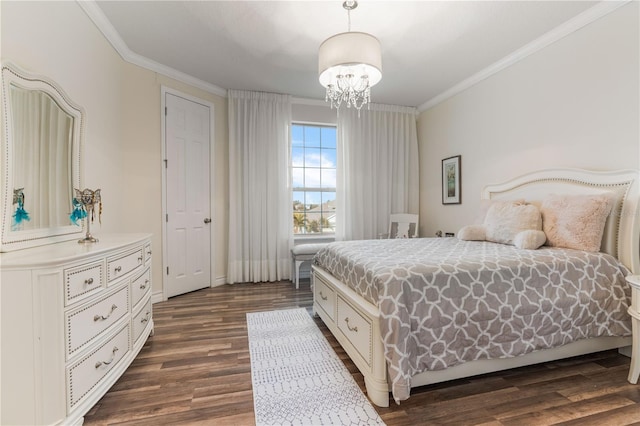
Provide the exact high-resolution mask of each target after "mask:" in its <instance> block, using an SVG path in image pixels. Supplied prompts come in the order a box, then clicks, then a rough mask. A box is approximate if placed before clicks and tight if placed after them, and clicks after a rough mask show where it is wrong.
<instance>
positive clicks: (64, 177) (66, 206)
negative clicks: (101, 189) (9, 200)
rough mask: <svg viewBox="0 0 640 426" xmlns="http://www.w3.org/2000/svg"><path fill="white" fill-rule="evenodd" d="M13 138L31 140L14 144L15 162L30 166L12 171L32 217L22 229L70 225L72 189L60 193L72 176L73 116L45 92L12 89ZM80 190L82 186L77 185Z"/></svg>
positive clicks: (26, 208)
mask: <svg viewBox="0 0 640 426" xmlns="http://www.w3.org/2000/svg"><path fill="white" fill-rule="evenodd" d="M11 98H12V100H13V102H12V107H13V108H14V110H15V112H14V116H13V119H14V126H13V132H14V139H15V140H18V141H30V142H31V143H17V144H14V149H15V153H14V157H15V159H16V161H15V164H23V165H26V164H30V165H32V166H33V167H32V168H31V171H30V172H29V173H27V171H25V170H15V171H14V178H15V182H14V184H15V188H13V189H18V188H24V195H25V206H24V207H25V210H26V211H27V212H28V213H29V215H30V217H31V220H30V221H29V222H26V223H23V226H24V228H23V229H37V228H47V227H57V226H66V225H69V224H70V222H69V213H70V212H71V195H72V189H71V188H69V191H68V192H67V193H66V194H64V195H66V196H61V194H59V192H58V191H57V188H66V187H67V186H68V185H69V182H72V178H71V157H70V156H71V150H70V149H69V148H70V146H69V141H70V140H71V137H72V132H73V118H72V117H70V116H69V115H68V114H67V113H66V112H64V111H63V110H62V109H61V108H60V107H58V105H57V104H56V103H55V102H54V100H53V99H52V98H51V97H49V96H48V95H46V94H44V93H42V92H40V91H36V90H23V89H12V91H11ZM78 189H82V188H78Z"/></svg>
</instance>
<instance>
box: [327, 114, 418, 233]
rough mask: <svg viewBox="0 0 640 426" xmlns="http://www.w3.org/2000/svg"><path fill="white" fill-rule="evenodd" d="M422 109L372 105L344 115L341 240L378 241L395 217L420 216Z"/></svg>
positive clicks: (340, 146)
mask: <svg viewBox="0 0 640 426" xmlns="http://www.w3.org/2000/svg"><path fill="white" fill-rule="evenodd" d="M418 167H419V166H418V135H417V126H416V109H415V108H410V107H399V106H393V105H376V104H372V105H371V109H370V110H364V109H363V110H362V111H361V112H360V117H358V111H357V110H356V109H355V108H342V109H341V110H340V112H339V114H338V171H337V176H338V183H337V188H336V191H337V193H336V204H337V206H336V207H337V208H336V210H337V212H338V213H337V214H338V220H337V221H336V239H339V240H362V239H374V238H378V235H380V234H381V233H386V232H387V231H388V228H389V215H390V214H392V213H414V214H418V213H419V206H420V204H419V189H418V179H419V175H418Z"/></svg>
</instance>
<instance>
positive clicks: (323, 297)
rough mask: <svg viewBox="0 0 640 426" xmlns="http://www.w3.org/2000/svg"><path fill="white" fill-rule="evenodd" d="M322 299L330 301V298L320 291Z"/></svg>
mask: <svg viewBox="0 0 640 426" xmlns="http://www.w3.org/2000/svg"><path fill="white" fill-rule="evenodd" d="M320 299H322V300H327V299H328V297H327V296H325V295H324V294H322V290H320Z"/></svg>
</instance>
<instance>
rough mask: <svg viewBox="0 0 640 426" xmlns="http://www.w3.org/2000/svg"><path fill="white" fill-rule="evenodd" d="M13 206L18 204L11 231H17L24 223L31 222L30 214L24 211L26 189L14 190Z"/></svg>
mask: <svg viewBox="0 0 640 426" xmlns="http://www.w3.org/2000/svg"><path fill="white" fill-rule="evenodd" d="M13 204H17V206H16V212H15V213H14V214H13V224H12V225H11V229H12V230H14V231H15V230H17V229H18V228H19V227H20V225H22V222H24V221H29V220H31V218H30V217H29V213H28V212H27V211H26V210H25V209H24V188H19V189H14V190H13Z"/></svg>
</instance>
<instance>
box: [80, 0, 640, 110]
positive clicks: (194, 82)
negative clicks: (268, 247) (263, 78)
mask: <svg viewBox="0 0 640 426" xmlns="http://www.w3.org/2000/svg"><path fill="white" fill-rule="evenodd" d="M76 1H77V3H78V4H79V5H80V7H81V8H82V9H83V10H84V12H85V13H86V14H87V16H88V17H89V18H90V19H91V20H92V21H93V23H94V24H95V25H96V27H97V28H98V29H99V30H100V32H102V34H103V35H104V36H105V38H106V39H107V41H109V43H110V44H111V45H112V46H113V48H114V49H115V50H116V51H117V52H118V54H119V55H120V56H121V57H122V59H123V60H125V61H127V62H130V63H132V64H135V65H138V66H140V67H143V68H145V69H148V70H150V71H154V72H157V73H159V74H162V75H165V76H167V77H170V78H173V79H175V80H177V81H180V82H183V83H185V84H189V85H191V86H194V87H197V88H199V89H202V90H204V91H206V92H209V93H213V94H215V95H218V96H222V97H226V96H227V90H226V89H224V88H222V87H219V86H216V85H214V84H211V83H208V82H206V81H203V80H200V79H198V78H195V77H193V76H191V75H189V74H186V73H184V72H181V71H178V70H176V69H174V68H171V67H168V66H166V65H163V64H160V63H158V62H155V61H153V60H151V59H149V58H146V57H144V56H142V55H139V54H137V53H135V52H133V51H131V49H129V47H128V46H127V44H126V43H125V42H124V40H122V38H121V37H120V34H118V32H117V31H116V30H115V28H114V27H113V25H112V24H111V22H110V21H109V20H108V19H107V17H106V16H105V15H104V12H102V9H100V7H99V6H98V5H97V4H96V2H95V1H94V0H76ZM630 1H631V0H613V1H602V2H600V3H598V4H597V5H595V6H593V7H591V8H589V9H588V10H586V11H584V12H582V13H581V14H579V15H577V16H576V17H574V18H572V19H570V20H569V21H567V22H565V23H563V24H562V25H560V26H558V27H556V28H555V29H553V30H551V31H549V32H547V33H546V34H544V35H542V36H541V37H539V38H537V39H536V40H534V41H532V42H531V43H529V44H527V45H525V46H523V47H522V48H520V49H518V50H516V51H514V52H513V53H511V54H510V55H508V56H506V57H504V58H503V59H501V60H499V61H497V62H495V63H493V64H492V65H489V66H488V67H487V68H485V69H483V70H481V71H479V72H477V73H476V74H474V75H472V76H471V77H469V78H467V79H465V80H463V81H461V82H460V83H458V84H456V85H454V86H452V87H451V88H449V89H447V90H445V91H444V92H442V93H440V94H439V95H437V96H435V97H433V98H431V99H429V100H428V101H426V102H425V103H423V104H422V105H420V106H419V107H418V108H417V112H418V113H420V112H423V111H426V110H428V109H430V108H433V107H434V106H436V105H438V104H439V103H441V102H443V101H445V100H447V99H449V98H451V97H452V96H455V95H456V94H458V93H460V92H462V91H464V90H466V89H468V88H470V87H472V86H474V85H475V84H477V83H479V82H481V81H483V80H485V79H486V78H488V77H490V76H492V75H493V74H496V73H498V72H500V71H502V70H503V69H505V68H507V67H509V66H511V65H513V64H515V63H517V62H519V61H521V60H523V59H524V58H526V57H527V56H529V55H531V54H533V53H535V52H537V51H539V50H541V49H543V48H545V47H547V46H549V45H550V44H552V43H555V42H556V41H558V40H560V39H562V38H564V37H566V36H567V35H569V34H571V33H573V32H575V31H577V30H579V29H580V28H582V27H584V26H586V25H588V24H590V23H592V22H594V21H596V20H597V19H600V18H601V17H603V16H605V15H607V14H609V13H611V12H613V11H614V10H616V9H618V8H619V7H621V6H623V5H625V4H627V3H629V2H630ZM292 101H293V103H297V104H307V105H321V104H324V101H321V100H318V99H305V98H293V99H292Z"/></svg>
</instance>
